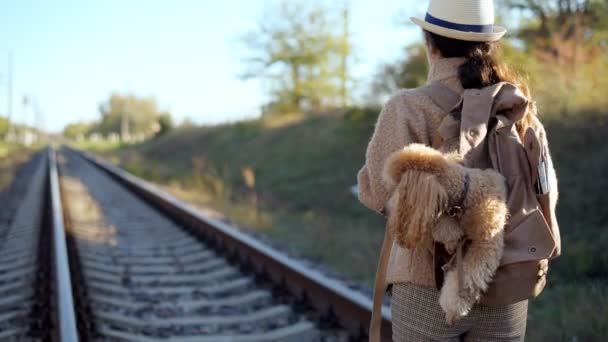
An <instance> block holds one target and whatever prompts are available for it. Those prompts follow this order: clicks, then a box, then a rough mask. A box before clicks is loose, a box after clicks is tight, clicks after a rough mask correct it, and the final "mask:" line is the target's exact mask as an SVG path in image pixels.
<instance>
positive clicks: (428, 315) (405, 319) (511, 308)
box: [391, 284, 528, 342]
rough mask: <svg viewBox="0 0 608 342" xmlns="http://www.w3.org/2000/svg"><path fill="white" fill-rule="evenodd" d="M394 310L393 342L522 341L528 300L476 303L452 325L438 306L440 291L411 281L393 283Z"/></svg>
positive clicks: (392, 303) (524, 332)
mask: <svg viewBox="0 0 608 342" xmlns="http://www.w3.org/2000/svg"><path fill="white" fill-rule="evenodd" d="M391 313H392V320H393V341H394V342H410V341H411V342H427V341H429V342H430V341H441V342H456V341H465V342H473V341H474V342H481V341H483V342H492V341H523V340H524V337H525V335H526V321H527V318H528V301H527V300H524V301H521V302H518V303H515V304H510V305H492V306H486V305H480V304H477V305H475V306H473V308H472V309H471V312H469V314H468V315H467V316H466V317H464V318H462V319H461V320H460V321H458V322H457V323H456V324H455V325H454V326H452V327H450V326H448V325H447V324H446V321H445V314H444V312H443V311H442V309H441V306H439V291H438V290H437V289H435V288H426V287H420V286H415V285H411V284H394V285H393V286H392V296H391Z"/></svg>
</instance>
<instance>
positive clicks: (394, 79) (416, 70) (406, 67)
mask: <svg viewBox="0 0 608 342" xmlns="http://www.w3.org/2000/svg"><path fill="white" fill-rule="evenodd" d="M428 70H429V67H428V61H427V57H426V49H425V47H424V44H423V43H415V44H412V45H410V46H408V47H407V48H406V49H405V55H404V57H403V58H402V59H399V60H397V61H396V62H393V63H388V64H384V65H381V66H380V70H379V71H378V73H377V74H376V76H375V78H374V80H373V83H372V89H371V92H372V96H373V97H375V98H380V97H383V96H386V95H391V94H393V93H395V92H396V91H397V90H399V89H401V88H415V87H419V86H421V85H423V84H424V83H426V78H427V75H428Z"/></svg>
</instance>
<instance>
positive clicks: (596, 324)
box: [526, 274, 608, 342]
mask: <svg viewBox="0 0 608 342" xmlns="http://www.w3.org/2000/svg"><path fill="white" fill-rule="evenodd" d="M551 281H552V279H551V274H549V282H550V283H551ZM529 309H530V311H529V316H528V329H527V331H526V332H527V334H526V341H532V342H536V341H555V342H561V341H563V342H570V341H602V338H603V337H606V336H608V319H607V317H608V286H607V284H606V282H599V281H580V280H574V279H573V280H572V282H571V283H565V284H564V283H556V285H555V286H553V287H551V288H548V289H546V290H545V291H544V293H543V294H542V296H540V297H539V298H538V299H536V300H534V301H532V302H531V303H530V307H529Z"/></svg>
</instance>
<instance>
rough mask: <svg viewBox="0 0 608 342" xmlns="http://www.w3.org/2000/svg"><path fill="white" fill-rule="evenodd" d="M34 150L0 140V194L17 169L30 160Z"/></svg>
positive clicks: (9, 182)
mask: <svg viewBox="0 0 608 342" xmlns="http://www.w3.org/2000/svg"><path fill="white" fill-rule="evenodd" d="M34 150H35V149H33V148H28V147H24V146H22V145H18V144H14V143H8V142H5V141H2V140H0V192H3V191H5V190H6V189H7V188H8V186H9V185H10V184H11V182H12V181H13V179H14V178H15V175H16V173H17V170H18V169H19V167H20V166H21V165H23V164H24V163H25V162H27V161H28V160H29V159H30V158H31V156H32V154H33V152H34Z"/></svg>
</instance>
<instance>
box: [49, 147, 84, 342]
mask: <svg viewBox="0 0 608 342" xmlns="http://www.w3.org/2000/svg"><path fill="white" fill-rule="evenodd" d="M48 155H49V159H48V163H49V164H48V170H49V173H48V177H49V192H50V201H51V203H50V204H51V213H52V218H53V251H54V253H53V255H54V259H53V268H54V274H55V279H54V280H55V291H56V294H55V296H56V298H57V303H56V310H57V312H56V315H57V321H58V324H59V337H60V340H61V341H69V342H72V341H78V331H77V328H76V316H75V313H74V297H73V292H72V283H71V276H70V266H69V263H68V251H67V246H66V237H65V228H64V225H63V222H64V221H63V211H62V207H61V193H60V190H59V178H58V175H57V160H56V156H55V151H54V150H53V149H52V148H49V149H48Z"/></svg>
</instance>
